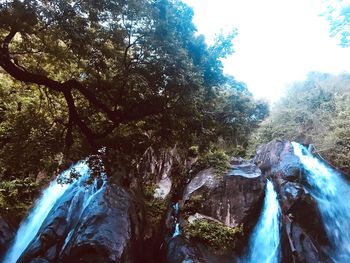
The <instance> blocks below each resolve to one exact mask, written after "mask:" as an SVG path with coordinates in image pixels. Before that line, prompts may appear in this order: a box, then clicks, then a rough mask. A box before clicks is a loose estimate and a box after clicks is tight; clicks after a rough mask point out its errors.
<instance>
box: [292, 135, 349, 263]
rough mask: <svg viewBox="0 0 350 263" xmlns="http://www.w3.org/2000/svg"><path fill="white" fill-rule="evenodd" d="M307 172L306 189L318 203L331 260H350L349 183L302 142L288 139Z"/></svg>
mask: <svg viewBox="0 0 350 263" xmlns="http://www.w3.org/2000/svg"><path fill="white" fill-rule="evenodd" d="M292 145H293V149H294V154H295V155H297V156H298V157H299V158H300V160H301V162H302V164H303V166H304V168H305V171H306V174H307V180H308V183H309V184H310V189H309V191H310V193H311V194H312V196H313V197H314V198H315V200H316V201H317V204H318V208H319V211H320V213H321V216H322V220H323V223H324V226H325V229H326V233H327V235H328V238H329V240H330V242H331V243H332V250H333V251H332V252H331V253H330V257H331V258H332V259H333V261H334V262H338V263H343V262H344V263H348V262H350V202H349V200H348V198H349V197H350V186H349V183H348V182H346V181H345V180H344V178H343V177H342V176H341V175H340V174H339V173H337V172H336V171H335V170H333V169H332V168H331V167H329V166H327V165H326V164H325V163H323V162H322V161H320V160H319V159H318V158H316V157H314V156H313V155H312V154H310V153H309V151H308V150H307V149H306V148H305V147H303V146H302V145H300V144H298V143H295V142H292Z"/></svg>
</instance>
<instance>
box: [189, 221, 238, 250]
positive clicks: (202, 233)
mask: <svg viewBox="0 0 350 263" xmlns="http://www.w3.org/2000/svg"><path fill="white" fill-rule="evenodd" d="M184 234H185V235H186V237H187V238H189V239H198V240H200V241H202V242H203V243H205V244H207V245H209V246H210V247H212V248H214V249H215V250H218V251H223V250H231V249H235V248H236V246H237V242H238V240H239V238H240V237H241V236H242V235H243V225H239V226H237V227H234V228H232V227H228V226H225V225H224V224H220V223H217V222H214V221H210V220H207V219H199V220H195V221H193V222H192V223H188V224H186V225H185V227H184Z"/></svg>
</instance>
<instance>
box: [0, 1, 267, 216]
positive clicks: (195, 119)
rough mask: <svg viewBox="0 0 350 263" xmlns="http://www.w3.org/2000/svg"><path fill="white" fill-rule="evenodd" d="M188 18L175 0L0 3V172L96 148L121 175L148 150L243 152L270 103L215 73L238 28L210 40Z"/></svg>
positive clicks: (49, 167) (47, 165) (22, 170)
mask: <svg viewBox="0 0 350 263" xmlns="http://www.w3.org/2000/svg"><path fill="white" fill-rule="evenodd" d="M192 18H193V10H192V9H191V8H190V7H189V6H187V5H186V4H184V3H183V2H181V1H177V0H174V1H172V0H156V1H153V0H138V1H136V0H131V1H66V0H57V1H44V0H39V1H38V0H25V1H18V0H9V1H1V3H0V46H1V48H0V56H1V60H0V67H1V68H0V78H1V80H2V81H1V83H0V144H1V146H2V147H1V149H0V179H1V180H10V178H12V177H13V176H16V177H18V178H26V177H31V178H33V180H34V177H35V176H36V175H37V174H38V173H39V172H40V171H46V172H47V173H48V174H51V173H52V172H56V171H57V166H58V164H59V163H60V162H61V161H62V160H63V163H64V162H65V161H67V162H68V163H71V162H74V161H76V160H78V159H82V158H85V157H86V156H87V155H89V154H91V153H93V152H95V151H96V150H97V149H98V148H101V147H104V146H105V147H106V149H107V150H106V158H105V159H106V160H107V161H106V162H109V163H108V164H106V167H109V168H111V167H112V166H113V165H114V166H115V167H118V168H120V169H121V170H123V171H130V170H132V169H133V168H134V166H135V163H137V162H138V159H139V158H140V156H142V154H143V152H144V151H145V149H146V148H147V147H149V146H153V147H154V148H165V147H167V146H171V147H173V146H174V145H175V144H176V145H177V146H178V148H179V149H188V148H189V147H190V146H191V145H198V147H199V149H200V151H202V152H203V151H208V150H209V149H210V148H212V146H213V145H218V144H222V145H224V146H225V147H227V149H225V150H229V148H230V149H231V148H236V147H243V148H245V147H246V144H247V140H246V138H247V135H248V134H250V132H251V130H252V129H254V128H255V127H256V126H257V124H258V123H259V122H260V121H261V120H262V119H263V118H264V117H265V116H266V114H267V112H268V109H267V104H266V103H264V102H260V101H255V100H254V99H253V97H252V94H250V93H249V92H248V91H247V89H246V87H245V85H244V84H242V83H240V82H237V81H236V80H235V79H234V78H233V77H230V76H225V75H224V73H223V64H222V59H223V58H225V57H226V56H228V55H230V54H231V53H232V52H233V48H232V40H233V39H234V37H235V35H236V33H235V31H233V32H232V33H230V34H228V35H226V36H224V35H219V36H217V39H216V41H215V43H214V44H212V45H208V44H207V43H206V42H205V39H204V37H203V36H202V35H198V34H197V31H196V28H195V26H194V24H193V22H192ZM9 65H10V66H9ZM221 148H223V146H222V147H221ZM195 152H196V151H194V153H195ZM116 159H118V161H116ZM205 159H206V160H205V161H206V162H207V164H208V165H214V166H215V167H216V168H217V170H218V171H224V170H225V169H226V168H225V167H226V166H227V156H226V155H224V154H223V153H220V152H212V153H210V154H208V156H206V157H205ZM121 166H123V167H121ZM115 167H114V168H115ZM112 168H113V167H112ZM112 168H111V169H110V170H113V169H112ZM115 170H118V169H117V168H116V169H115ZM111 174H117V173H111ZM153 201H154V202H156V201H157V200H153ZM154 205H155V206H158V207H159V209H160V210H161V209H162V207H161V204H154ZM156 213H157V212H155V214H156ZM154 216H155V217H156V215H154Z"/></svg>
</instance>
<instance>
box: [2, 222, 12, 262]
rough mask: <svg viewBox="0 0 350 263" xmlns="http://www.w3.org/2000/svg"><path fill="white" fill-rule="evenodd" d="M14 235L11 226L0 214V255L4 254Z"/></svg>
mask: <svg viewBox="0 0 350 263" xmlns="http://www.w3.org/2000/svg"><path fill="white" fill-rule="evenodd" d="M14 236H15V232H14V230H13V229H12V227H11V226H10V225H9V224H8V223H7V222H6V221H5V220H4V219H3V218H2V217H1V216H0V257H1V256H2V255H4V253H5V251H6V249H7V248H8V245H9V243H10V242H11V240H12V239H13V238H14Z"/></svg>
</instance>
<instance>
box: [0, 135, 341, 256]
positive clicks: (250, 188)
mask: <svg viewBox="0 0 350 263" xmlns="http://www.w3.org/2000/svg"><path fill="white" fill-rule="evenodd" d="M180 156H181V155H180V154H179V153H178V152H177V149H176V148H167V149H163V150H161V151H158V152H156V151H155V150H153V149H152V148H149V149H148V150H147V151H146V152H145V154H144V156H143V158H142V161H141V162H140V163H139V164H138V165H137V169H136V172H135V174H133V175H132V176H129V175H128V176H126V175H125V176H126V177H128V178H130V179H129V180H127V183H124V182H121V181H118V180H111V179H109V178H108V177H107V178H105V177H104V176H97V177H96V178H95V179H94V182H92V183H91V182H90V183H84V180H82V179H78V180H79V182H80V183H77V182H76V183H73V184H72V185H71V186H69V187H68V188H67V190H65V192H64V193H63V194H62V195H61V196H60V197H59V198H58V199H57V200H56V201H55V202H54V204H53V206H52V208H51V209H50V210H49V211H48V214H47V215H46V216H45V218H44V219H43V221H42V224H41V225H40V228H39V229H38V231H37V233H34V234H33V235H34V236H33V239H32V240H30V242H29V244H28V245H27V246H26V247H25V249H24V251H23V252H22V253H21V255H18V258H17V260H16V261H15V262H19V263H53V262H67V263H68V262H137V263H142V262H164V263H165V262H168V263H181V262H184V263H185V262H194V263H197V262H198V263H199V262H203V263H204V262H205V263H216V262H223V263H226V262H242V261H243V262H244V260H242V258H244V255H245V254H246V253H247V251H248V247H249V242H250V238H251V235H252V232H253V231H254V227H255V226H256V224H257V222H258V220H259V217H260V215H261V213H262V208H263V206H264V197H265V195H266V192H265V189H266V183H267V179H268V180H269V181H271V182H272V184H273V187H274V189H275V191H276V194H277V199H278V202H279V206H280V208H281V215H280V220H279V229H280V232H279V233H280V239H279V240H278V242H279V243H278V250H279V252H278V261H280V262H288V263H289V262H291V263H296V262H346V261H342V260H335V259H334V258H332V253H330V251H332V250H334V246H335V244H334V242H332V240H331V238H330V235H329V233H328V232H327V226H325V225H324V222H323V221H324V216H323V214H322V209H320V207H319V205H318V203H317V198H316V196H315V194H313V193H312V183H310V181H308V179H307V177H308V172H307V169H305V167H304V164H303V163H302V161H301V159H300V157H299V156H297V155H296V154H295V150H294V149H293V144H292V143H291V142H289V141H280V140H274V141H272V142H270V143H268V144H265V145H262V146H260V147H259V148H258V149H257V152H256V155H255V156H254V158H252V159H251V160H244V159H242V158H236V157H232V158H231V159H230V167H229V169H227V171H225V172H222V171H218V170H217V169H215V168H214V167H207V168H205V169H201V170H200V171H195V170H194V169H193V167H195V163H196V156H188V157H187V158H186V159H184V158H181V157H180ZM91 169H92V168H90V170H91ZM106 172H107V174H109V173H112V174H113V173H122V172H120V171H116V170H112V169H109V167H106ZM89 174H91V171H90V172H89ZM310 189H311V190H310ZM345 227H346V226H344V229H345V230H346V228H345ZM10 240H12V243H13V242H14V230H13V229H12V228H11V227H10V226H9V224H8V223H7V222H5V221H4V220H0V250H1V253H2V255H5V251H6V250H7V249H9V247H10V246H11V245H10V244H12V243H11V241H10ZM262 249H264V248H262ZM345 258H346V256H345ZM3 260H4V261H3V262H6V263H7V262H8V263H12V262H11V261H6V257H5V258H3Z"/></svg>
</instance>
